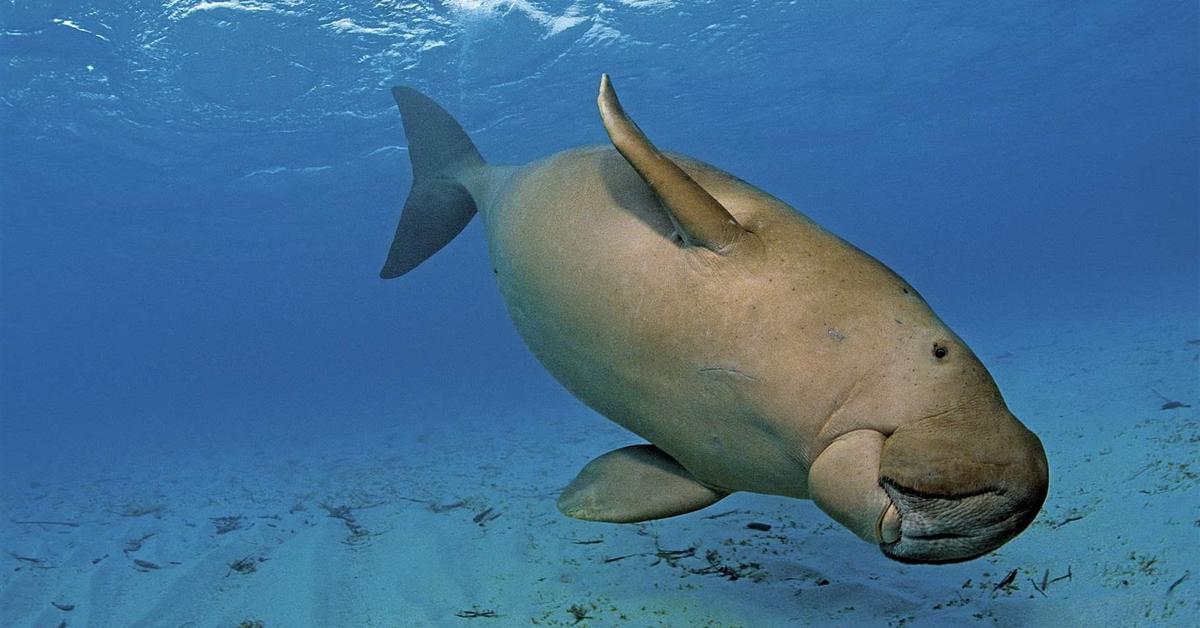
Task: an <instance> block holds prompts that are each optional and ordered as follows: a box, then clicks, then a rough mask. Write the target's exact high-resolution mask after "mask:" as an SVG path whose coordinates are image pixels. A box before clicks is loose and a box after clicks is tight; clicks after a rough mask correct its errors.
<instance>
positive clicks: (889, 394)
mask: <svg viewBox="0 0 1200 628" xmlns="http://www.w3.org/2000/svg"><path fill="white" fill-rule="evenodd" d="M395 93H396V98H397V102H398V103H399V104H400V108H401V112H402V113H403V114H404V118H405V128H406V132H407V133H408V135H409V139H410V146H411V147H412V148H411V150H412V152H413V162H414V190H413V194H412V196H411V197H410V200H409V203H408V205H406V208H405V216H404V217H402V219H401V225H400V227H399V228H398V229H397V236H396V243H395V244H394V245H393V249H392V254H391V256H390V257H389V261H388V265H387V266H385V269H384V271H383V273H382V274H383V276H385V277H391V276H398V275H400V274H403V273H404V272H407V271H408V270H411V268H412V267H415V266H416V264H419V263H420V261H422V260H423V259H425V258H426V257H428V256H429V255H431V254H432V252H433V251H436V250H437V248H440V246H441V244H444V241H448V240H449V238H452V237H453V234H454V233H457V229H461V226H460V225H459V224H458V223H461V224H465V222H466V220H469V219H470V214H471V213H473V211H467V210H466V209H464V206H463V203H467V202H469V204H470V205H471V208H472V209H474V210H478V213H480V214H481V215H482V217H483V221H484V224H485V226H486V232H487V241H488V246H489V251H490V255H491V260H492V264H493V266H494V269H495V275H496V281H497V283H498V284H499V287H500V291H501V293H502V294H503V297H504V300H505V303H506V304H507V306H508V310H509V313H510V314H511V316H512V319H513V322H514V323H515V324H516V327H517V330H518V331H519V333H520V334H521V337H522V338H523V339H524V340H525V342H526V343H527V344H528V345H529V347H530V349H532V351H533V352H534V354H535V355H536V356H537V358H538V359H539V360H540V361H541V362H542V364H543V365H545V367H546V368H547V369H548V370H549V371H550V373H552V374H553V375H554V377H555V378H556V379H557V380H558V381H559V382H561V383H562V384H563V385H564V386H566V387H567V389H569V390H570V391H571V393H573V394H574V395H575V396H576V397H578V398H579V399H580V400H582V401H583V402H584V403H586V404H587V405H588V406H590V407H591V408H593V409H594V410H596V411H597V412H599V413H600V414H602V415H604V416H606V417H608V418H609V419H611V420H613V421H615V422H617V423H618V424H620V425H622V426H624V427H625V428H627V429H629V430H630V431H632V432H634V433H636V434H637V435H638V436H640V437H642V438H644V439H645V440H646V441H648V443H649V444H647V445H638V446H633V447H627V448H622V449H618V450H616V451H614V452H609V453H608V454H605V455H603V456H601V457H599V458H597V459H596V460H594V461H592V462H591V463H589V464H588V465H587V466H586V467H585V468H584V469H583V471H581V472H580V474H579V476H578V477H577V478H576V479H575V480H574V481H573V482H572V483H571V484H570V485H569V486H568V487H567V488H566V490H565V491H564V492H563V494H562V496H561V497H560V499H559V503H558V505H559V508H560V510H562V512H564V513H565V514H567V515H570V516H572V517H576V518H580V519H588V520H598V521H612V522H629V521H643V520H647V519H654V518H660V517H668V516H672V515H677V514H681V513H684V512H690V511H693V510H697V509H699V508H703V507H705V506H708V505H710V504H712V503H714V502H716V501H717V500H719V499H721V498H723V497H724V496H726V495H728V494H730V493H732V492H734V491H750V492H755V493H766V494H772V495H783V496H787V497H794V498H800V499H813V500H814V501H815V502H816V503H817V505H818V506H819V507H821V508H822V509H823V510H824V511H825V512H827V513H828V514H829V515H830V516H832V517H833V518H834V519H836V520H837V521H839V522H840V523H842V524H843V525H845V526H846V527H847V528H849V529H850V530H851V531H853V532H854V533H855V534H857V535H858V536H860V537H861V538H863V539H865V540H867V541H869V542H872V543H875V544H878V545H879V547H880V549H881V550H882V551H883V552H884V554H886V555H887V556H889V557H891V558H894V559H897V560H901V561H905V562H927V563H940V562H954V561H961V560H968V559H971V558H974V557H977V556H980V555H982V554H984V553H987V552H989V551H991V550H993V549H995V548H996V547H998V546H1000V545H1001V544H1003V543H1004V542H1006V541H1007V540H1009V539H1011V538H1012V537H1013V536H1015V535H1016V534H1017V533H1019V532H1020V531H1021V530H1023V529H1024V528H1025V527H1026V526H1027V525H1028V524H1029V523H1030V522H1031V521H1032V520H1033V518H1034V516H1036V514H1037V512H1038V511H1039V509H1040V507H1041V505H1042V503H1043V501H1044V499H1045V496H1046V490H1047V485H1048V472H1047V464H1046V458H1045V453H1044V451H1043V449H1042V445H1041V443H1040V441H1039V440H1038V438H1037V437H1036V436H1035V435H1034V434H1032V433H1031V432H1030V431H1029V430H1027V429H1026V428H1025V427H1024V426H1023V425H1022V424H1021V423H1020V422H1019V421H1018V420H1017V419H1016V418H1015V417H1014V416H1013V415H1012V414H1011V413H1010V412H1009V410H1008V408H1007V407H1006V405H1005V403H1004V400H1003V399H1002V397H1001V395H1000V392H999V390H998V389H997V387H996V385H995V383H994V382H993V380H992V377H991V376H990V375H989V374H988V372H987V370H986V369H985V368H984V366H983V364H982V363H981V362H980V361H979V359H978V358H977V357H976V355H975V354H974V353H972V352H971V350H970V349H969V348H968V347H967V346H966V345H965V344H964V343H963V342H962V340H961V339H960V338H959V337H958V336H956V335H955V334H954V332H952V331H951V330H950V329H949V328H948V327H947V326H946V325H945V324H944V323H943V322H942V321H941V320H940V319H938V317H937V316H936V315H935V314H934V313H933V311H932V310H930V308H929V306H928V304H927V303H926V302H925V300H924V299H922V298H921V296H920V295H919V294H918V293H917V291H916V290H915V289H913V288H912V286H910V285H908V284H907V283H906V282H905V281H904V280H903V279H901V278H900V277H899V276H897V275H896V274H895V273H894V272H892V271H891V270H890V269H888V268H887V267H886V266H884V265H883V264H881V263H880V262H879V261H877V260H875V259H874V258H872V257H871V256H869V255H867V254H866V253H864V252H862V251H860V250H859V249H857V248H855V247H854V246H852V245H850V244H849V243H847V242H845V241H844V240H842V239H840V238H838V237H837V236H835V235H833V234H831V233H829V232H828V231H826V230H824V229H822V228H821V227H820V226H818V225H817V224H816V223H814V222H813V221H812V220H810V219H808V218H806V217H805V216H803V215H801V214H799V213H797V212H796V211H795V210H793V209H792V208H790V207H788V206H787V205H785V204H784V203H783V202H781V201H779V200H778V199H776V198H774V197H772V196H771V195H769V194H767V193H765V192H763V191H761V190H759V189H757V188H755V187H754V186H752V185H750V184H748V183H746V182H745V181H742V180H741V179H738V178H736V177H734V176H732V175H730V174H727V173H725V172H723V171H721V170H719V169H717V168H714V167H712V166H709V165H706V164H704V163H701V162H699V161H696V160H693V159H690V158H688V157H686V156H683V155H677V154H663V153H660V152H658V151H657V149H655V148H654V146H653V145H652V144H651V143H650V142H649V140H647V139H646V138H645V136H644V135H643V134H642V133H641V131H640V130H639V129H637V126H636V125H635V124H633V122H632V120H630V119H629V118H628V116H627V115H625V113H624V111H623V109H622V108H621V106H620V103H619V102H618V101H617V99H616V94H615V92H613V90H612V86H611V83H609V82H608V79H607V77H605V78H604V79H603V81H602V86H601V95H600V98H599V105H600V109H601V114H602V118H603V120H604V122H605V126H606V129H607V130H608V132H609V135H610V138H611V139H612V141H613V144H614V145H615V147H616V149H617V150H614V148H612V147H609V146H597V147H587V148H579V149H574V150H568V151H564V152H561V153H558V154H555V155H552V156H550V157H547V158H545V159H542V160H539V161H535V162H533V163H530V164H528V165H525V166H521V167H516V168H512V167H492V166H488V165H486V164H484V163H483V161H482V159H479V158H478V154H477V153H475V152H474V148H473V146H471V145H470V143H469V140H465V135H463V136H462V138H461V140H465V141H466V146H468V147H470V151H467V150H466V149H465V148H463V147H461V146H460V147H459V148H458V149H442V148H438V149H434V148H430V149H428V150H427V151H426V152H429V153H432V152H433V151H435V150H441V151H442V152H443V154H441V155H438V156H436V158H432V157H431V158H429V163H427V164H425V165H422V164H421V163H418V162H419V161H420V160H421V159H425V158H423V157H421V156H420V155H419V154H418V153H419V152H420V145H421V144H422V143H428V142H427V141H426V140H423V139H421V138H422V136H423V134H424V135H426V136H428V135H442V136H445V135H448V134H450V131H447V130H445V129H444V128H440V127H439V125H441V126H442V127H444V126H445V125H446V122H445V120H433V117H434V114H432V113H429V111H428V110H427V109H425V108H427V107H429V106H432V107H434V108H436V105H433V104H432V101H427V99H425V100H422V99H424V97H423V96H420V95H419V94H417V93H416V92H412V91H411V90H404V89H403V88H398V89H397V90H396V92H395ZM438 111H439V112H440V109H438ZM441 113H442V115H445V114H444V112H441ZM445 119H446V120H448V119H449V118H448V116H446V118H445ZM447 144H453V142H441V145H447ZM455 151H457V152H455ZM468 153H470V154H468ZM472 155H473V156H472ZM676 166H677V167H676ZM434 180H436V181H437V185H436V186H433V185H431V184H430V183H428V182H429V181H434ZM439 186H440V187H439ZM456 186H457V187H456ZM435 188H436V189H435ZM439 195H440V196H439ZM466 197H469V198H466ZM437 198H440V199H441V205H442V207H443V209H440V210H438V209H425V208H428V207H432V206H434V205H436V204H437V203H432V202H429V199H437ZM413 199H418V200H413ZM450 207H457V208H458V209H456V210H453V211H451V210H450V209H447V208H450ZM422 212H424V213H425V214H426V215H425V216H424V217H423V216H422ZM464 214H465V216H466V220H464V219H463V216H464ZM410 215H411V216H412V218H410ZM439 215H441V216H451V215H452V216H454V219H453V220H452V221H451V222H453V223H454V225H451V226H445V225H443V227H442V228H441V229H440V230H439V229H438V228H430V229H426V233H427V234H430V233H431V234H433V235H432V236H430V235H426V236H420V235H419V234H418V235H414V234H417V232H418V231H420V229H419V227H422V226H425V225H428V224H437V223H438V220H437V216H439ZM406 220H407V221H408V222H407V224H406ZM443 222H445V221H443ZM455 226H457V228H454V227H455ZM451 232H452V233H451ZM447 233H449V236H448V237H447V236H446V234H447ZM439 242H440V244H439ZM413 251H416V252H415V253H413Z"/></svg>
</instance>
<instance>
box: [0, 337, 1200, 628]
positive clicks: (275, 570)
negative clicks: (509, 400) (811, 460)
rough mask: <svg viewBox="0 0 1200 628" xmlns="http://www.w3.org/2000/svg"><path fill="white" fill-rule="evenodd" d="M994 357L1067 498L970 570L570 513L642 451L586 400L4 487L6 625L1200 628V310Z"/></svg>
mask: <svg viewBox="0 0 1200 628" xmlns="http://www.w3.org/2000/svg"><path fill="white" fill-rule="evenodd" d="M977 349H979V348H978V347H977ZM980 353H981V354H982V356H983V358H984V361H985V363H987V364H988V366H989V368H990V369H991V370H992V372H993V374H994V375H996V377H997V380H998V381H999V383H1000V385H1001V389H1002V390H1004V391H1005V396H1006V398H1007V399H1008V401H1009V404H1010V406H1011V407H1012V408H1013V410H1014V412H1015V413H1016V414H1017V415H1018V416H1019V417H1020V418H1021V419H1022V420H1023V421H1024V422H1025V423H1026V424H1027V425H1028V426H1029V427H1030V428H1031V429H1033V430H1034V431H1035V432H1037V433H1038V434H1039V435H1040V436H1041V438H1042V440H1043V442H1044V443H1045V445H1046V449H1047V453H1048V455H1049V458H1050V464H1051V474H1052V482H1051V490H1050V496H1049V499H1048V500H1047V502H1046V506H1045V508H1044V510H1043V511H1042V513H1041V514H1040V515H1039V517H1038V519H1037V520H1036V521H1035V522H1034V524H1033V525H1032V527H1031V528H1030V529H1029V530H1027V531H1026V532H1025V533H1024V534H1022V535H1021V536H1020V537H1018V538H1017V539H1015V540H1014V541H1012V542H1010V543H1009V544H1007V545H1005V546H1004V547H1002V548H1001V549H1000V550H999V551H997V552H995V553H993V554H990V555H988V556H986V557H984V558H981V559H979V560H975V561H971V562H968V563H965V564H958V565H948V566H910V565H902V564H898V563H895V562H892V561H889V560H887V559H886V558H884V557H883V556H882V555H881V554H880V553H879V552H878V551H877V550H875V549H874V548H872V547H871V546H869V545H867V544H865V543H862V542H861V541H859V540H857V539H856V538H854V537H853V536H852V535H851V534H850V533H849V532H847V531H845V530H843V529H841V528H840V527H839V526H837V525H835V524H834V523H832V521H831V520H830V519H828V518H827V517H826V516H825V515H824V514H822V513H821V512H820V511H818V510H817V509H816V508H815V507H814V506H813V505H812V504H811V503H808V502H802V501H795V500H787V499H782V498H775V497H767V496H760V495H748V494H738V495H734V496H731V497H730V498H728V499H725V500H723V501H722V502H719V503H718V504H716V505H715V506H712V507H710V508H708V509H706V510H703V511H700V512H697V513H692V514H689V515H685V516H681V517H676V518H672V519H668V520H663V521H656V522H652V523H646V524H637V525H609V524H598V523H586V522H581V521H575V520H571V519H567V518H564V517H562V516H561V515H559V514H558V512H557V511H556V510H555V507H554V499H555V497H556V495H557V493H558V490H559V489H560V488H561V487H562V486H563V485H565V484H566V483H567V482H568V481H570V479H571V478H572V477H573V476H574V474H575V472H576V471H577V470H578V468H579V467H581V466H582V465H583V464H584V463H586V462H587V461H588V460H589V459H590V458H592V457H594V456H596V455H599V454H600V453H603V452H605V451H608V450H609V449H612V448H615V447H619V446H622V445H625V444H629V443H632V442H637V441H636V439H635V438H634V437H633V436H632V435H630V434H628V433H626V432H624V431H622V430H621V429H620V428H619V427H617V426H615V425H613V424H610V423H608V422H607V421H605V420H603V419H602V418H600V417H598V416H596V415H594V414H591V413H588V412H587V411H585V410H583V409H578V408H577V409H574V410H571V411H569V412H568V413H567V415H565V416H563V415H560V416H553V417H529V420H528V421H525V422H523V423H520V424H519V426H518V427H513V425H512V424H509V423H499V422H496V421H490V420H489V419H488V417H440V418H439V419H438V421H436V422H434V421H429V422H420V421H410V422H408V425H407V427H404V428H394V429H392V430H391V431H388V432H386V433H383V432H381V433H377V434H359V435H356V436H354V437H348V438H347V439H345V440H344V441H341V442H336V443H312V444H310V445H309V446H308V447H307V448H306V449H305V448H299V447H291V446H288V447H284V448H282V451H281V447H279V446H278V444H275V445H273V444H272V443H265V442H258V443H247V444H245V445H244V448H242V449H230V448H225V449H222V450H221V451H209V452H203V451H192V452H189V453H186V454H177V455H165V454H164V455H158V456H153V455H148V456H141V457H140V459H139V460H138V462H137V464H129V465H128V466H127V467H125V468H117V467H115V466H114V467H113V468H104V469H97V470H95V471H94V472H93V473H86V474H83V473H81V474H76V475H75V476H74V477H62V478H41V479H38V478H28V477H19V476H10V477H8V478H6V479H5V481H4V484H3V488H2V490H3V492H2V493H0V497H2V504H0V506H2V511H0V625H2V626H6V627H8V626H12V627H16V626H36V627H43V626H46V627H55V626H97V627H102V626H121V627H124V626H164V627H170V628H186V627H192V626H195V627H210V626H213V627H231V628H232V627H237V626H259V625H261V626H264V627H266V628H273V627H276V626H285V627H286V626H466V627H471V626H484V627H486V626H509V625H544V626H624V625H628V626H782V625H797V626H808V625H838V626H850V625H853V626H947V625H951V626H953V625H961V626H980V625H999V626H1056V627H1059V626H1139V625H1141V626H1195V625H1200V490H1197V489H1198V487H1200V467H1198V466H1197V465H1200V457H1198V456H1197V454H1198V453H1200V412H1198V409H1200V375H1198V373H1200V362H1198V360H1200V330H1198V329H1197V321H1196V320H1195V317H1194V315H1180V316H1176V317H1173V318H1169V319H1164V318H1161V317H1160V318H1151V317H1149V315H1147V316H1146V317H1132V318H1129V319H1126V320H1108V321H1103V322H1095V323H1093V324H1077V325H1060V326H1052V325H1040V326H1036V327H1033V328H1031V329H1021V330H1015V331H1013V332H1012V333H1011V334H1010V336H1009V337H1003V336H1000V337H996V338H993V339H992V340H991V342H990V344H989V346H988V347H987V348H986V349H985V350H982V351H980ZM401 422H402V421H400V420H397V421H396V423H401ZM255 622H261V623H255Z"/></svg>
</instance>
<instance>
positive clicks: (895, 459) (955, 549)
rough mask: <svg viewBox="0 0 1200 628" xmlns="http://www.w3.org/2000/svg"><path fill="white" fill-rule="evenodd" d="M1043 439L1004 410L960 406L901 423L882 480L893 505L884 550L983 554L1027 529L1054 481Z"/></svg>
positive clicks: (942, 555)
mask: <svg viewBox="0 0 1200 628" xmlns="http://www.w3.org/2000/svg"><path fill="white" fill-rule="evenodd" d="M1047 469H1048V467H1047V464H1046V452H1045V450H1044V449H1043V448H1042V443H1041V441H1040V440H1038V438H1037V436H1035V435H1034V434H1033V433H1032V432H1030V431H1029V430H1028V429H1026V428H1025V426H1024V425H1022V424H1021V423H1020V422H1019V421H1017V419H1016V418H1015V417H1013V416H1012V414H1011V413H1009V412H1008V410H1007V409H1003V408H1001V409H999V410H998V411H993V412H990V413H987V414H986V415H980V414H976V413H967V412H964V411H955V412H951V413H947V414H944V415H940V416H938V417H935V418H932V419H930V420H927V421H924V422H918V423H916V424H913V425H910V426H902V427H901V428H899V429H898V430H897V431H896V432H895V433H893V434H892V435H891V436H890V437H889V438H888V439H887V440H886V441H885V442H884V446H883V452H882V454H881V456H880V484H881V485H882V486H883V489H884V491H886V492H887V494H888V497H890V498H891V501H892V505H893V506H894V508H895V511H891V509H889V511H888V513H887V515H886V516H885V519H890V520H891V522H892V527H893V528H895V527H896V526H895V518H896V516H897V515H898V517H899V522H898V523H899V525H898V528H899V534H898V536H899V538H895V537H896V533H895V531H893V532H892V533H891V534H889V535H887V536H889V537H891V538H885V539H884V542H882V543H881V544H880V549H882V550H883V553H884V554H886V555H887V556H888V557H889V558H893V559H895V560H898V561H901V562H911V563H951V562H959V561H964V560H970V559H972V558H976V557H979V556H981V555H983V554H986V553H988V552H990V551H992V550H994V549H996V548H997V547H1000V546H1001V545H1003V544H1004V543H1006V542H1007V541H1008V540H1009V539H1011V538H1013V537H1015V536H1016V535H1017V534H1019V533H1020V532H1021V531H1022V530H1024V529H1025V528H1026V527H1027V526H1028V525H1029V524H1030V523H1031V522H1032V521H1033V519H1034V517H1036V516H1037V513H1038V511H1039V510H1041V507H1042V503H1043V502H1044V501H1045V500H1046V492H1047V489H1048V487H1049V472H1048V470H1047Z"/></svg>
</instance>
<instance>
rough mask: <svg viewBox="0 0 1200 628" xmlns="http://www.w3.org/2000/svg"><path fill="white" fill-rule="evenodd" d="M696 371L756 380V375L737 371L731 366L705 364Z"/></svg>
mask: <svg viewBox="0 0 1200 628" xmlns="http://www.w3.org/2000/svg"><path fill="white" fill-rule="evenodd" d="M697 372H699V373H704V374H706V375H707V374H709V373H724V374H727V375H733V376H735V377H740V378H742V379H744V380H747V381H751V382H757V381H758V378H757V377H755V376H753V375H750V374H749V373H745V372H743V371H739V370H737V369H735V368H733V367H729V366H705V367H703V368H701V369H700V370H699V371H697Z"/></svg>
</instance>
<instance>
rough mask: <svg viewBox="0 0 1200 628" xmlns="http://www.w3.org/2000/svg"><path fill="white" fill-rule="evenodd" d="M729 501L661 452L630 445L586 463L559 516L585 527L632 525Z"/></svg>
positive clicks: (561, 502) (560, 505)
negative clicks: (589, 524) (586, 523)
mask: <svg viewBox="0 0 1200 628" xmlns="http://www.w3.org/2000/svg"><path fill="white" fill-rule="evenodd" d="M726 495H728V493H723V492H720V491H717V490H714V489H712V488H709V487H708V486H705V485H704V484H701V483H700V482H699V481H698V480H697V479H696V478H695V477H694V476H693V475H692V474H691V473H689V472H688V470H687V469H684V468H683V466H681V465H680V464H679V463H678V462H677V461H676V460H675V459H674V458H672V457H671V456H668V455H667V454H665V453H663V451H662V450H661V449H659V448H658V447H655V446H654V445H632V446H629V447H622V448H621V449H615V450H613V451H610V452H608V453H606V454H604V455H603V456H600V457H599V458H596V459H595V460H593V461H591V462H589V463H587V465H586V466H584V467H583V470H582V471H580V472H579V475H577V476H575V479H574V480H572V481H571V483H570V484H569V485H567V488H566V489H565V490H563V493H562V495H561V496H559V498H558V510H559V511H560V512H562V513H563V514H564V515H567V516H568V517H575V518H576V519H585V520H587V521H608V522H610V523H632V522H635V521H647V520H650V519H662V518H663V517H673V516H675V515H682V514H684V513H688V512H692V511H694V510H700V509H701V508H704V507H706V506H710V505H712V504H714V503H716V502H717V501H719V500H721V499H722V498H723V497H725V496H726Z"/></svg>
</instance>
